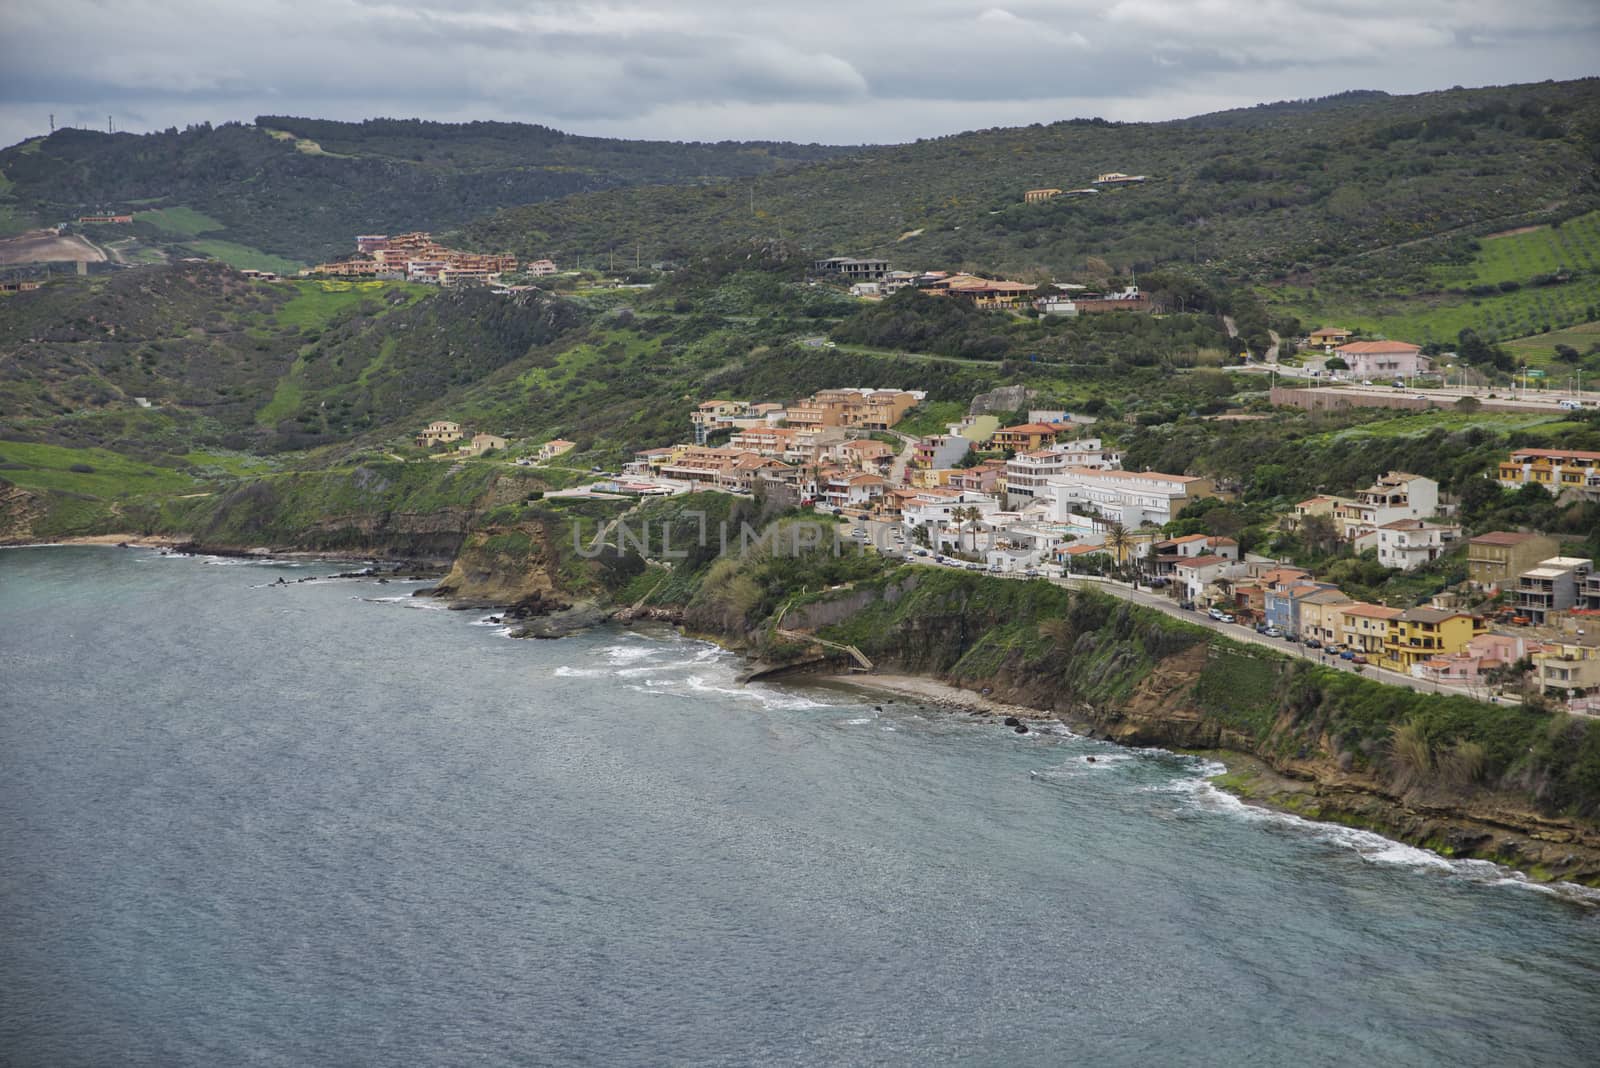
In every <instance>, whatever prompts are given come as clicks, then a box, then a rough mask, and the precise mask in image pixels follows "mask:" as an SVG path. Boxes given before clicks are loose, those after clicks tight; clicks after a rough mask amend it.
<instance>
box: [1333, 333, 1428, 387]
mask: <svg viewBox="0 0 1600 1068" xmlns="http://www.w3.org/2000/svg"><path fill="white" fill-rule="evenodd" d="M1334 355H1335V356H1338V357H1339V358H1340V359H1342V360H1343V361H1344V362H1345V363H1346V364H1348V365H1349V367H1350V373H1351V374H1352V375H1354V376H1355V377H1357V378H1372V379H1379V378H1410V377H1411V376H1413V375H1420V374H1426V373H1427V371H1428V368H1429V365H1430V362H1431V361H1429V359H1428V357H1426V356H1424V355H1422V347H1421V346H1420V345H1412V344H1410V343H1408V342H1405V341H1354V342H1351V343H1350V344H1348V345H1340V346H1339V347H1338V348H1336V349H1334Z"/></svg>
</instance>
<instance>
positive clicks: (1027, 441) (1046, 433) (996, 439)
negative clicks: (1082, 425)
mask: <svg viewBox="0 0 1600 1068" xmlns="http://www.w3.org/2000/svg"><path fill="white" fill-rule="evenodd" d="M1072 430H1073V427H1072V425H1071V424H1069V423H1022V424H1020V425H1018V426H1008V427H1005V428H1003V429H1000V430H996V431H995V432H994V435H993V436H992V437H990V439H989V446H990V447H991V448H995V449H1014V450H1016V451H1017V452H1019V453H1022V452H1031V451H1033V450H1035V449H1040V448H1043V447H1044V446H1046V445H1049V444H1052V443H1054V442H1055V440H1056V439H1057V438H1058V437H1060V436H1061V435H1062V434H1069V433H1071V432H1072Z"/></svg>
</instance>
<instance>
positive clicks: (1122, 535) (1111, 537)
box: [1106, 523, 1133, 565]
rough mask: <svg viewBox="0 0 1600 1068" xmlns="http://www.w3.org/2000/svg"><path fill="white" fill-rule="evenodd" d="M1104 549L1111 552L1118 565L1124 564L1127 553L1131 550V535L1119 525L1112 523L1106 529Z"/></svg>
mask: <svg viewBox="0 0 1600 1068" xmlns="http://www.w3.org/2000/svg"><path fill="white" fill-rule="evenodd" d="M1106 548H1107V549H1110V550H1111V553H1112V556H1113V558H1114V559H1115V560H1116V561H1117V563H1118V564H1119V565H1120V564H1122V563H1124V562H1126V560H1127V557H1128V553H1129V552H1131V551H1132V549H1133V535H1131V534H1129V533H1128V528H1127V527H1125V526H1123V525H1122V524H1121V523H1112V524H1111V525H1110V526H1109V527H1107V528H1106Z"/></svg>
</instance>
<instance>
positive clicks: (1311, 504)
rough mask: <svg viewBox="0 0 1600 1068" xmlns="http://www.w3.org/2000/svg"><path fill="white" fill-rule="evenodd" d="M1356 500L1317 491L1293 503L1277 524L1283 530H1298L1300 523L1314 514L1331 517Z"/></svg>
mask: <svg viewBox="0 0 1600 1068" xmlns="http://www.w3.org/2000/svg"><path fill="white" fill-rule="evenodd" d="M1355 503H1356V502H1355V501H1353V500H1351V499H1350V498H1349V497H1336V496H1334V495H1332V494H1329V493H1319V494H1317V495H1316V496H1315V497H1307V498H1306V499H1305V500H1303V501H1299V502H1297V503H1296V504H1295V506H1294V509H1293V511H1291V512H1290V513H1289V514H1288V515H1286V516H1284V517H1283V519H1282V520H1280V521H1279V524H1278V525H1279V526H1281V527H1283V529H1285V530H1299V529H1300V525H1301V524H1302V523H1304V522H1305V521H1306V520H1307V519H1308V518H1310V517H1311V516H1314V515H1325V516H1329V517H1332V516H1333V514H1334V512H1335V511H1337V510H1338V509H1340V508H1348V507H1349V506H1350V505H1353V504H1355Z"/></svg>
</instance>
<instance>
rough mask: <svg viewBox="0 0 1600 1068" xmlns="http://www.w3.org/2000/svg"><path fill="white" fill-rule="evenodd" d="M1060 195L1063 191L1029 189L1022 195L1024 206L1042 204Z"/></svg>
mask: <svg viewBox="0 0 1600 1068" xmlns="http://www.w3.org/2000/svg"><path fill="white" fill-rule="evenodd" d="M1060 195H1061V190H1059V189H1029V190H1028V191H1027V192H1025V193H1023V194H1022V202H1023V203H1024V204H1042V203H1043V202H1044V201H1046V200H1049V199H1050V198H1051V197H1055V196H1060Z"/></svg>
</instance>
